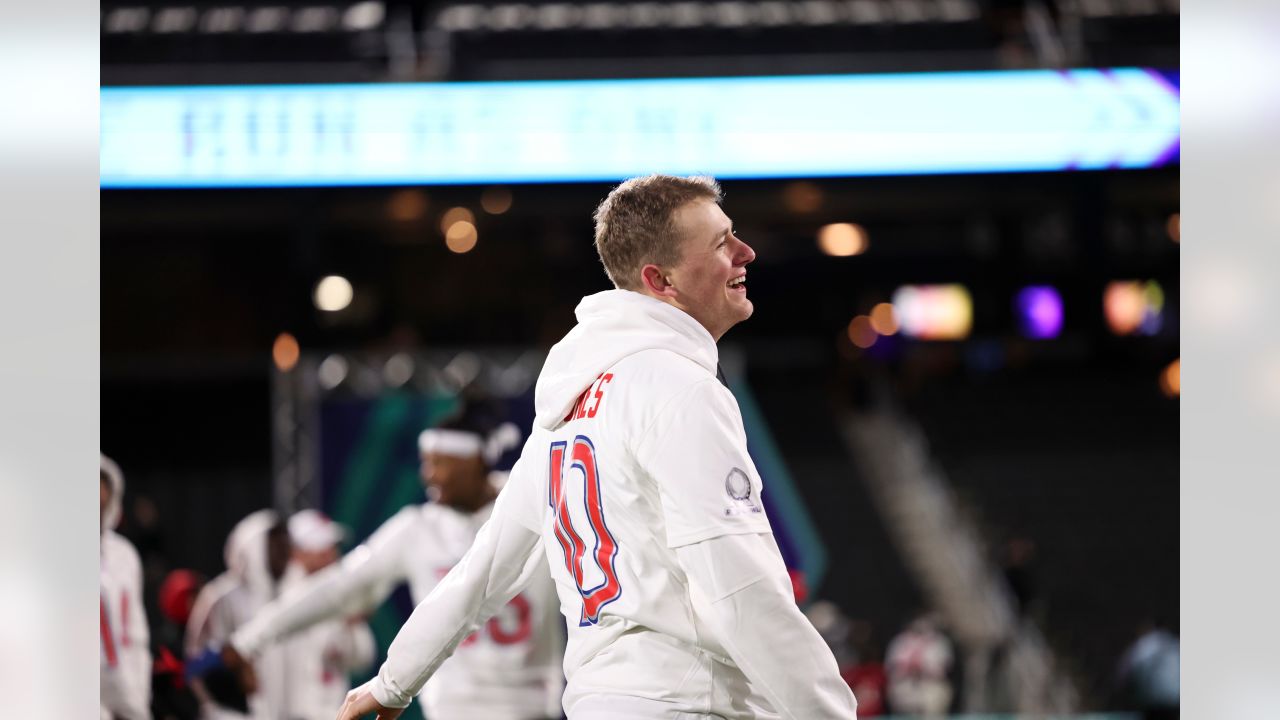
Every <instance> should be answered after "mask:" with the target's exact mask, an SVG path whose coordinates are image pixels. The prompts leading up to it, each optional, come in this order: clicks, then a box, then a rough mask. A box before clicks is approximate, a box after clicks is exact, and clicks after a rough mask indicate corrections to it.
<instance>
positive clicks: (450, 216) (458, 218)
mask: <svg viewBox="0 0 1280 720" xmlns="http://www.w3.org/2000/svg"><path fill="white" fill-rule="evenodd" d="M457 222H467V223H470V224H472V225H475V224H476V215H475V213H473V212H471V211H470V210H468V209H467V208H464V207H453V208H449V209H448V210H445V211H444V214H443V215H441V216H440V232H442V233H445V234H448V233H449V228H451V227H453V225H454V223H457Z"/></svg>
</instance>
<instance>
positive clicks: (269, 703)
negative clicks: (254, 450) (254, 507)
mask: <svg viewBox="0 0 1280 720" xmlns="http://www.w3.org/2000/svg"><path fill="white" fill-rule="evenodd" d="M277 522H279V516H278V515H277V514H276V513H275V511H274V510H258V511H256V512H253V513H251V514H249V515H248V516H246V517H245V518H244V519H242V520H241V521H240V522H238V523H236V526H235V527H234V528H232V530H231V533H230V534H229V535H228V536H227V542H226V544H225V545H224V546H223V560H224V562H226V565H227V570H226V572H224V573H222V574H221V575H219V576H218V577H216V578H214V579H213V580H210V581H209V583H208V584H207V585H205V586H204V587H203V588H201V590H200V594H199V595H197V596H196V600H195V603H194V604H193V605H192V607H191V617H190V619H188V620H187V633H186V638H185V641H184V648H183V649H184V651H185V653H186V655H187V657H194V656H196V655H199V654H200V653H201V652H202V651H204V650H206V649H207V648H209V647H211V646H213V647H221V646H222V645H224V644H225V643H226V642H227V641H228V640H229V639H230V637H231V634H232V633H233V632H235V630H236V629H237V628H239V627H240V626H242V625H244V624H245V623H247V622H249V620H250V619H251V618H252V617H253V616H254V615H255V614H256V613H257V612H258V611H259V610H260V609H261V608H262V607H263V606H265V605H266V604H267V603H269V602H271V600H272V599H274V598H275V597H276V595H277V594H278V593H279V591H280V587H279V583H277V582H276V581H275V580H274V579H273V578H272V577H271V570H270V568H269V566H268V564H267V533H268V531H269V530H270V529H271V527H272V526H274V525H275V524H276V523H277ZM284 663H285V656H284V651H283V649H280V648H271V649H269V650H268V651H266V652H264V653H263V655H262V657H261V658H259V659H258V660H257V661H256V662H255V663H254V669H255V671H256V672H257V676H258V692H257V693H256V694H254V695H251V696H250V697H249V715H248V716H245V715H244V714H242V713H238V712H234V711H232V710H229V709H227V708H223V707H219V706H217V705H216V704H215V703H214V702H213V701H212V699H211V698H210V697H208V696H207V694H205V693H203V692H202V691H201V689H199V688H198V686H197V690H196V694H197V696H200V699H201V717H202V718H205V720H214V719H217V720H221V719H222V718H243V717H252V718H258V719H260V720H276V718H278V717H281V716H282V714H283V708H284V706H285V702H286V700H285V687H284V686H285V682H286V681H285V677H286V675H285V666H284Z"/></svg>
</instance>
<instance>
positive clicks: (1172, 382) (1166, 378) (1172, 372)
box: [1160, 358, 1182, 398]
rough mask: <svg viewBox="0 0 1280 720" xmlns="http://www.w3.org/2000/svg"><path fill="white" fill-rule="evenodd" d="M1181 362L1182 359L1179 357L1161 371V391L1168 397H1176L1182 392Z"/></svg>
mask: <svg viewBox="0 0 1280 720" xmlns="http://www.w3.org/2000/svg"><path fill="white" fill-rule="evenodd" d="M1181 364H1182V359H1181V358H1177V359H1175V360H1174V361H1173V362H1171V363H1169V364H1168V365H1166V366H1165V368H1164V370H1161V371H1160V392H1162V393H1164V394H1165V396H1166V397H1171V398H1176V397H1178V396H1179V395H1181V394H1182V379H1181V377H1180V376H1181V374H1182V372H1181Z"/></svg>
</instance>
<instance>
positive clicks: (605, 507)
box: [338, 176, 856, 720]
mask: <svg viewBox="0 0 1280 720" xmlns="http://www.w3.org/2000/svg"><path fill="white" fill-rule="evenodd" d="M720 199H721V193H720V188H719V185H718V184H716V183H715V181H714V180H711V179H709V178H677V177H670V176H649V177H645V178H636V179H632V180H629V181H627V182H625V183H623V184H621V185H619V186H618V187H617V188H615V189H614V190H613V191H612V192H611V193H610V194H609V196H608V197H607V198H606V199H605V200H604V202H603V203H601V205H600V207H599V208H598V209H597V211H596V216H595V219H596V247H597V250H598V251H599V254H600V258H601V260H602V262H603V264H604V267H605V270H606V272H607V273H608V274H609V277H610V279H611V280H613V282H614V285H615V286H616V287H617V288H618V289H616V290H611V291H608V292H602V293H599V294H596V295H592V296H589V297H587V298H584V299H583V301H582V302H581V304H579V305H578V308H577V316H578V325H577V327H575V328H574V329H573V330H571V331H570V332H569V334H568V335H566V336H565V337H564V339H563V340H561V341H560V342H559V343H558V344H557V345H556V346H555V347H553V348H552V349H551V352H550V354H549V355H548V357H547V361H546V363H545V365H544V366H543V369H542V373H541V376H540V377H539V378H538V384H537V389H536V405H537V418H536V421H535V425H534V429H533V432H532V434H531V436H530V437H529V439H528V441H527V442H526V443H525V446H524V450H523V452H522V454H521V458H520V460H519V462H518V463H517V464H516V466H515V467H514V468H513V469H512V471H511V477H510V480H509V482H508V484H507V487H506V489H505V490H504V491H503V493H502V495H501V496H499V498H498V502H497V506H496V507H495V509H494V511H493V516H492V517H491V518H490V521H489V523H488V524H487V525H485V527H484V528H483V529H482V530H481V531H480V534H479V535H478V536H477V537H476V540H475V543H474V544H473V545H472V547H471V550H470V551H469V552H468V553H467V555H466V557H464V558H463V559H462V561H461V562H459V563H458V565H457V566H456V567H455V568H454V569H453V571H452V572H450V573H449V575H448V577H446V578H445V579H444V581H443V582H442V583H441V584H440V585H439V587H437V588H436V589H435V591H433V592H432V593H431V595H429V596H428V597H427V598H426V599H425V600H424V601H423V602H422V603H421V604H419V605H418V607H417V609H415V610H414V613H413V615H412V616H411V617H410V618H409V620H408V622H407V623H406V624H405V625H404V627H403V628H401V630H400V633H399V635H397V637H396V640H395V641H394V642H393V643H392V645H391V648H390V650H389V652H388V657H387V661H386V663H385V664H384V665H383V666H382V668H381V670H380V671H379V673H378V675H377V677H375V678H374V679H373V680H371V681H370V682H368V683H366V684H365V685H364V686H362V687H360V688H357V689H356V690H353V691H351V693H349V694H348V695H347V701H346V703H345V704H344V705H343V708H342V709H341V711H340V712H339V715H338V717H339V720H354V719H355V718H359V717H364V716H365V715H367V714H369V713H377V716H378V717H379V718H382V719H384V720H389V719H390V718H396V717H398V716H399V715H400V713H401V710H400V709H401V708H403V707H405V706H406V705H408V703H409V702H410V700H411V699H412V697H413V695H414V693H416V692H417V690H418V688H419V687H421V686H422V684H423V683H424V682H427V681H428V680H429V679H431V678H432V676H433V673H435V672H436V671H437V668H439V667H440V665H441V663H442V662H445V659H446V658H448V657H449V654H450V653H451V652H453V650H454V648H455V647H457V645H458V643H459V641H460V640H461V639H462V637H463V636H464V635H465V633H466V632H467V629H468V628H470V627H473V626H474V625H475V624H476V623H480V622H483V621H484V620H485V618H486V617H488V616H489V615H490V614H491V613H493V612H494V611H495V610H496V609H497V608H499V607H501V606H502V604H503V603H504V602H506V600H507V598H509V597H510V596H511V595H512V594H513V593H514V592H515V591H516V590H517V589H518V588H520V587H522V585H523V584H524V583H525V582H527V581H528V579H529V578H531V577H535V576H537V575H538V574H539V573H543V572H545V570H544V569H543V568H544V565H545V564H549V565H550V567H551V574H552V576H553V577H554V579H555V582H556V588H557V590H558V591H559V594H560V603H561V608H562V611H563V612H564V613H565V617H566V619H567V620H568V626H569V646H568V650H567V651H566V653H565V672H566V675H567V676H568V686H567V688H566V691H565V697H564V707H565V710H566V712H567V714H568V716H569V718H570V719H571V720H641V719H644V720H650V719H663V720H667V719H669V720H685V719H690V718H716V719H727V720H747V719H748V718H750V719H752V720H754V719H756V718H777V717H785V718H789V719H791V720H830V719H836V718H839V719H840V720H851V719H852V718H854V716H855V707H856V702H855V700H854V697H853V694H852V693H851V692H850V690H849V687H848V685H846V684H845V682H844V681H843V680H842V679H841V678H840V675H839V672H838V669H837V667H836V662H835V658H834V657H833V656H832V654H831V651H830V650H829V649H828V648H827V646H826V643H824V642H823V640H822V638H821V637H820V636H819V635H818V633H817V631H816V630H814V628H813V626H812V625H811V624H810V623H809V621H808V620H807V619H806V618H805V617H804V615H803V614H802V613H801V612H800V610H799V608H798V607H797V606H796V604H795V601H794V599H793V595H792V586H791V582H790V578H789V576H788V574H787V569H786V567H785V565H784V563H783V560H782V555H781V553H780V552H779V550H778V547H777V544H776V542H775V541H774V538H773V534H772V531H771V528H770V525H769V520H768V518H767V517H766V516H765V512H764V508H763V505H762V503H761V497H760V493H761V490H762V487H761V482H760V476H759V473H758V472H757V471H756V468H755V465H754V464H753V463H752V461H751V458H750V456H749V455H748V453H747V443H746V433H745V430H744V428H743V424H742V417H741V414H740V412H739V409H738V406H737V403H736V401H735V400H734V398H733V395H732V393H730V392H729V390H728V388H727V387H726V386H725V385H723V384H722V381H721V380H720V378H719V373H718V351H717V348H716V342H717V341H718V340H719V339H720V337H721V336H722V335H724V333H725V332H727V331H728V330H729V328H731V327H733V326H734V325H736V324H737V323H738V322H741V321H742V320H745V319H746V318H748V317H750V315H751V313H752V309H753V308H752V304H751V301H750V300H748V299H747V296H746V286H745V280H746V266H747V264H748V263H750V262H752V261H753V260H754V259H755V253H754V251H752V249H751V248H750V247H748V246H747V245H746V244H745V243H744V242H743V241H742V240H741V239H740V238H738V236H737V235H736V234H735V233H734V231H733V226H732V223H731V222H730V220H729V218H728V217H727V216H726V215H725V214H724V212H723V211H722V210H721V208H720Z"/></svg>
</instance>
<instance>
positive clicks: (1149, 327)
mask: <svg viewBox="0 0 1280 720" xmlns="http://www.w3.org/2000/svg"><path fill="white" fill-rule="evenodd" d="M1163 309H1164V289H1163V288H1161V287H1160V283H1158V282H1156V281H1155V280H1147V281H1146V282H1141V281H1138V280H1115V281H1113V282H1110V283H1107V289H1106V290H1105V291H1104V292H1103V295H1102V311H1103V314H1104V315H1105V316H1106V318H1107V325H1109V326H1110V327H1111V332H1113V333H1115V334H1116V335H1133V334H1134V333H1138V334H1142V335H1154V334H1155V333H1156V331H1158V330H1159V329H1160V323H1161V317H1162V311H1163Z"/></svg>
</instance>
